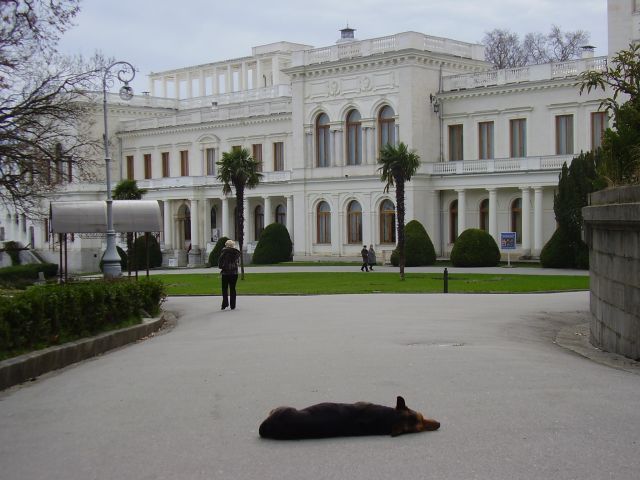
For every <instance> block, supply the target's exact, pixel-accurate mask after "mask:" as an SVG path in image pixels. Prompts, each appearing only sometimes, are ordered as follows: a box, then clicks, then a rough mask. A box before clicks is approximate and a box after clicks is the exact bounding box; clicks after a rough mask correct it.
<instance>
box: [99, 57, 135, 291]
mask: <svg viewBox="0 0 640 480" xmlns="http://www.w3.org/2000/svg"><path fill="white" fill-rule="evenodd" d="M113 67H117V68H118V69H119V70H118V73H117V75H116V76H117V78H118V80H119V81H120V82H121V83H123V84H124V85H123V86H122V87H121V88H120V98H121V99H122V100H127V101H128V100H131V98H132V97H133V88H131V87H130V86H129V82H130V81H131V80H133V78H134V77H135V76H136V70H135V68H133V65H131V64H130V63H129V62H114V63H112V64H111V65H109V66H108V67H106V68H105V71H104V76H103V77H102V94H103V102H102V105H103V107H104V162H105V164H106V168H107V249H106V251H105V252H104V258H103V272H104V278H117V277H119V276H120V275H121V274H122V268H121V267H120V255H118V251H117V250H116V232H115V230H114V229H113V199H112V198H111V157H110V156H109V132H108V128H107V86H111V85H112V84H113V77H112V76H110V74H109V72H110V70H111V69H112V68H113Z"/></svg>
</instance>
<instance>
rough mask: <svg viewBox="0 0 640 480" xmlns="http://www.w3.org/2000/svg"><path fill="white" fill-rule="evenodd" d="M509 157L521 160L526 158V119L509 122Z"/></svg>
mask: <svg viewBox="0 0 640 480" xmlns="http://www.w3.org/2000/svg"><path fill="white" fill-rule="evenodd" d="M509 142H510V148H509V156H510V157H511V158H522V157H526V156H527V119H526V118H518V119H516V120H510V121H509Z"/></svg>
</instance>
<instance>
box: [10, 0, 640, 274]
mask: <svg viewBox="0 0 640 480" xmlns="http://www.w3.org/2000/svg"><path fill="white" fill-rule="evenodd" d="M603 21H604V19H603ZM608 26H609V36H608V41H609V45H608V52H609V55H612V54H614V53H615V52H616V51H618V50H620V49H622V48H625V47H627V46H628V44H629V42H630V41H632V40H635V39H640V2H639V1H637V0H610V1H608ZM353 33H354V31H353V30H352V29H349V28H346V29H344V30H342V38H340V39H339V40H338V41H337V42H336V44H334V45H331V46H327V47H322V48H314V47H312V46H309V45H302V44H297V43H289V42H278V43H273V44H269V45H261V46H257V47H254V48H253V49H252V51H251V55H250V56H247V57H242V58H236V59H232V60H224V61H219V62H213V63H209V64H205V65H197V66H193V67H185V68H179V69H176V70H170V71H165V72H159V73H152V74H150V75H149V92H145V94H143V95H140V96H136V97H134V98H133V99H132V100H131V101H129V102H124V101H122V100H120V99H119V98H118V96H117V95H115V94H114V95H110V97H109V103H108V105H109V111H108V113H109V119H110V127H111V128H110V140H111V145H112V157H113V159H114V162H113V172H112V178H114V179H115V182H117V181H118V180H119V179H122V178H131V179H135V180H137V183H138V185H139V186H140V187H141V188H144V189H147V194H146V195H145V197H144V198H145V200H158V201H159V202H160V205H161V211H162V215H163V226H164V228H163V231H162V232H160V237H159V238H160V241H161V246H162V248H163V252H164V258H165V263H166V264H172V265H174V264H176V265H201V264H203V263H205V262H206V256H207V253H208V251H210V250H211V248H212V247H213V244H214V241H215V239H216V238H218V237H219V236H221V235H224V236H227V237H230V238H236V237H237V233H236V230H235V228H236V227H235V222H234V209H235V197H234V196H233V195H231V196H229V197H227V196H225V195H223V194H222V185H221V183H220V182H219V181H218V180H217V179H216V161H218V160H219V159H220V158H221V155H222V152H225V151H230V150H231V149H233V148H234V147H244V148H247V149H249V151H250V152H252V154H253V156H254V158H256V159H258V160H261V161H262V173H263V177H262V180H261V182H260V184H259V185H258V186H257V187H256V188H255V189H252V190H247V192H246V195H247V201H246V204H245V218H246V223H245V243H248V247H249V248H251V247H252V245H254V244H255V242H256V241H257V239H258V236H259V235H260V232H261V231H262V229H263V228H264V227H265V226H266V225H268V224H270V223H272V222H280V223H283V224H284V225H286V227H287V229H288V231H289V234H290V235H291V239H292V240H293V244H294V256H295V258H296V259H301V258H308V259H313V258H319V257H350V258H356V257H357V256H358V254H359V251H360V249H361V248H362V245H364V244H366V245H369V244H373V245H374V247H375V248H376V250H377V251H378V252H379V256H380V257H381V256H382V255H383V254H384V255H385V256H386V258H388V254H389V252H390V251H391V250H393V248H394V246H395V241H396V235H395V228H394V224H395V196H394V192H393V191H391V192H389V193H388V194H385V193H383V188H384V184H383V183H382V182H381V181H380V175H379V172H378V165H377V157H378V152H379V150H380V148H381V146H382V145H384V144H386V143H387V142H398V141H402V142H404V143H406V144H407V145H409V147H410V148H413V149H415V150H416V151H417V153H418V155H419V156H420V158H421V161H422V164H421V167H420V169H419V171H418V174H417V175H416V176H415V177H413V178H412V180H411V181H410V182H409V183H408V184H407V188H406V208H407V215H406V220H407V221H409V220H412V219H416V220H418V221H420V222H421V223H422V224H423V225H424V226H425V228H426V230H427V232H428V233H429V236H430V237H431V239H432V241H433V244H434V246H435V249H436V252H437V253H438V254H439V255H441V256H447V255H448V253H449V252H450V251H451V248H452V244H453V241H454V239H455V238H456V236H457V234H458V233H460V232H462V231H463V230H465V229H467V228H481V229H484V230H486V231H488V232H489V233H490V234H491V235H492V236H494V238H495V239H496V241H497V240H498V239H499V233H500V232H503V231H515V232H517V243H518V245H517V246H518V252H516V255H518V256H525V257H537V256H538V255H539V253H540V250H541V249H542V247H543V246H544V244H545V242H546V241H547V240H548V239H549V238H550V237H551V235H552V234H553V232H554V230H555V228H556V224H555V218H554V213H553V197H554V193H555V191H556V189H557V184H558V175H559V173H560V169H561V167H562V164H563V163H564V162H567V163H570V162H571V160H572V158H573V157H574V156H575V155H577V154H578V153H580V152H581V151H587V150H591V149H593V148H595V147H597V146H598V145H599V143H600V140H601V135H602V132H603V131H604V129H605V128H606V127H607V125H608V119H607V117H606V115H605V114H604V113H603V112H599V111H598V106H599V103H600V100H601V99H602V98H603V96H604V93H603V92H595V93H593V92H592V93H591V94H583V95H580V94H579V91H578V88H577V87H576V81H577V75H578V74H580V73H581V72H583V71H585V70H592V69H595V70H599V69H602V68H603V67H604V66H605V65H606V64H607V57H594V56H593V49H592V48H591V49H589V48H587V49H584V55H583V58H581V59H577V60H572V61H567V62H562V63H551V64H544V65H534V66H528V67H522V68H512V69H506V70H494V69H492V66H491V65H489V64H488V63H486V62H485V61H484V47H483V46H482V45H479V44H470V43H465V42H460V41H456V40H451V39H446V38H439V37H433V36H429V35H426V34H423V33H417V32H404V33H398V34H396V35H391V36H387V37H381V38H372V39H367V40H357V39H355V38H354V36H353ZM98 112H99V113H101V112H100V111H98ZM98 123H99V125H98V127H101V126H102V125H101V123H100V122H98ZM97 130H98V131H99V130H100V128H97ZM98 173H99V172H98ZM115 182H114V184H115ZM105 198H106V192H105V185H104V182H99V183H91V184H88V183H74V182H72V183H70V184H67V185H65V186H64V187H63V190H62V191H61V192H60V194H59V195H57V196H56V198H55V199H52V200H55V201H84V200H104V199H105ZM45 209H46V210H48V207H45ZM0 226H1V227H2V228H3V231H4V239H5V240H17V241H20V242H22V243H23V244H25V245H26V244H30V245H31V246H32V247H34V248H35V249H36V250H38V252H39V253H40V254H41V255H42V256H44V257H45V258H48V259H50V260H52V261H54V262H55V261H57V256H58V249H59V248H60V246H59V244H58V241H57V238H54V236H52V235H50V234H49V233H48V232H47V230H48V222H47V221H45V220H42V219H30V218H28V217H27V216H23V215H17V214H16V213H15V212H11V211H6V210H5V211H4V212H3V213H2V214H0ZM68 249H69V250H68V251H69V269H70V270H71V271H74V270H75V271H95V270H97V265H98V261H99V258H100V256H101V252H102V250H104V239H96V238H84V237H83V236H80V235H76V236H74V237H73V239H72V241H70V242H69V246H68ZM187 251H188V253H187Z"/></svg>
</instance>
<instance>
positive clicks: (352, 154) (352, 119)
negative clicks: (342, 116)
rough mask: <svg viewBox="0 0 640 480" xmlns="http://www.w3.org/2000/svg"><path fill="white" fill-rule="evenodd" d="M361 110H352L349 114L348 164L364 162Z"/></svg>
mask: <svg viewBox="0 0 640 480" xmlns="http://www.w3.org/2000/svg"><path fill="white" fill-rule="evenodd" d="M360 118H361V117H360V112H358V111H357V110H351V111H350V112H349V114H348V115H347V165H360V164H361V163H362V124H361V123H360Z"/></svg>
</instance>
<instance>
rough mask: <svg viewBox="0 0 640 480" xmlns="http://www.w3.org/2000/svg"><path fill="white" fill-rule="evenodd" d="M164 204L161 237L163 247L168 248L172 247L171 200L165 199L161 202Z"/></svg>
mask: <svg viewBox="0 0 640 480" xmlns="http://www.w3.org/2000/svg"><path fill="white" fill-rule="evenodd" d="M162 204H163V205H164V229H163V232H162V238H163V241H164V248H165V249H166V250H170V249H171V248H173V243H172V241H171V240H172V238H173V232H172V228H171V227H172V226H173V221H172V220H173V218H172V217H171V200H165V201H164V202H162Z"/></svg>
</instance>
